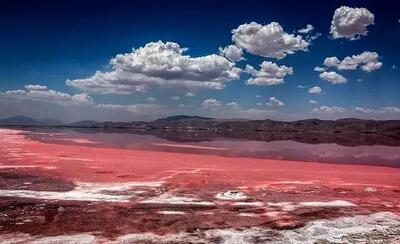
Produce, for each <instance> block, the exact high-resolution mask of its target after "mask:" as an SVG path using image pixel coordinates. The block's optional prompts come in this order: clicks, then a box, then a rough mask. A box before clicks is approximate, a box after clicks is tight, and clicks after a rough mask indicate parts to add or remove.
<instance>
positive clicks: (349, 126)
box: [0, 115, 400, 136]
mask: <svg viewBox="0 0 400 244" xmlns="http://www.w3.org/2000/svg"><path fill="white" fill-rule="evenodd" d="M0 125H3V126H5V125H6V126H54V127H72V128H97V129H103V130H124V131H129V130H132V131H135V130H140V131H151V130H168V131H177V130H179V131H210V132H216V131H219V132H221V131H223V132H229V131H235V132H239V131H242V132H245V131H251V132H269V133H301V132H303V133H310V132H313V133H323V132H330V133H363V134H376V133H380V134H382V133H383V134H391V135H395V136H400V120H385V121H381V120H363V119H354V118H348V119H339V120H319V119H306V120H298V121H292V122H287V121H275V120H269V119H267V120H234V119H232V120H222V119H214V118H207V117H200V116H188V115H177V116H171V117H166V118H161V119H157V120H155V121H151V122H145V121H136V122H98V121H92V120H85V121H77V122H74V123H69V124H65V123H62V122H61V121H58V120H52V119H46V120H35V119H33V118H30V117H26V116H15V117H10V118H6V119H1V120H0Z"/></svg>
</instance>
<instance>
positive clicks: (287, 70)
mask: <svg viewBox="0 0 400 244" xmlns="http://www.w3.org/2000/svg"><path fill="white" fill-rule="evenodd" d="M260 67H261V69H260V70H256V69H255V68H254V67H253V66H251V65H246V68H245V70H244V71H245V72H246V73H248V74H250V75H252V76H253V77H251V78H249V79H248V80H247V81H246V84H247V85H259V86H271V85H279V84H282V83H285V80H284V78H285V76H287V75H292V74H293V68H292V67H286V66H284V65H282V66H278V65H277V64H275V63H272V62H269V61H264V62H262V63H261V64H260Z"/></svg>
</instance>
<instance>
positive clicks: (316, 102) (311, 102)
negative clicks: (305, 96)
mask: <svg viewBox="0 0 400 244" xmlns="http://www.w3.org/2000/svg"><path fill="white" fill-rule="evenodd" d="M308 103H309V104H318V101H315V100H313V99H311V100H310V101H308Z"/></svg>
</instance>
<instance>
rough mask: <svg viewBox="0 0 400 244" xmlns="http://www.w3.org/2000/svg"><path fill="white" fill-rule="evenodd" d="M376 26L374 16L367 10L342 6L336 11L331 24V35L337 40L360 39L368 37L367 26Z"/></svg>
mask: <svg viewBox="0 0 400 244" xmlns="http://www.w3.org/2000/svg"><path fill="white" fill-rule="evenodd" d="M373 24H374V14H373V13H371V12H370V11H369V10H368V9H366V8H350V7H347V6H342V7H340V8H338V9H336V10H335V13H334V15H333V18H332V22H331V31H330V33H331V35H332V37H333V38H334V39H336V38H349V39H351V40H355V39H358V38H359V37H360V36H362V35H363V36H366V35H367V33H368V31H367V26H369V25H373Z"/></svg>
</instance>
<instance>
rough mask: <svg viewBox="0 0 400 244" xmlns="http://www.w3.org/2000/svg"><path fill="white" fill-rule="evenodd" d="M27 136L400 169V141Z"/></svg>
mask: <svg viewBox="0 0 400 244" xmlns="http://www.w3.org/2000/svg"><path fill="white" fill-rule="evenodd" d="M178 133H179V132H178ZM27 135H28V136H29V137H30V138H32V139H34V140H38V141H42V142H51V143H60V144H84V145H85V146H92V147H117V148H128V149H140V150H153V151H163V152H179V153H196V154H205V155H207V154H208V155H220V156H229V157H252V158H265V159H282V160H296V161H310V162H323V163H344V164H363V165H376V166H389V167H400V139H399V146H389V145H385V144H384V143H382V144H379V143H375V144H376V145H365V144H367V143H359V142H358V141H357V139H355V140H354V141H350V142H348V144H351V146H346V145H340V144H336V143H327V142H324V140H322V141H323V142H321V143H311V142H310V143H303V142H299V141H301V140H302V138H301V137H300V138H298V140H297V141H294V140H279V139H278V140H276V141H259V140H248V139H232V138H223V137H220V136H218V135H216V136H209V138H196V137H197V136H198V134H197V133H194V132H193V133H192V134H191V136H189V137H188V136H187V135H185V136H186V137H183V138H180V137H179V136H176V137H175V138H174V139H169V138H168V136H163V137H164V138H162V137H160V136H156V135H152V134H132V133H118V132H113V133H110V132H99V131H96V130H90V129H81V130H71V129H60V130H55V129H52V130H49V129H42V130H38V129H35V130H29V131H27ZM321 137H326V135H324V136H321ZM355 137H357V135H355ZM177 138H179V139H177ZM350 138H351V137H350ZM306 141H307V140H306ZM392 144H393V143H392ZM394 144H395V145H396V143H394Z"/></svg>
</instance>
